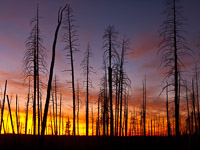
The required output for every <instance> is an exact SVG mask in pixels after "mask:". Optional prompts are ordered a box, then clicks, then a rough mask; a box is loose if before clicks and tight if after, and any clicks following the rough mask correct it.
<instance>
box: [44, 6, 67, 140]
mask: <svg viewBox="0 0 200 150" xmlns="http://www.w3.org/2000/svg"><path fill="white" fill-rule="evenodd" d="M66 7H67V5H66V6H65V7H63V8H60V9H59V11H58V24H57V27H56V31H55V36H54V41H53V46H52V59H51V66H50V72H49V80H48V87H47V97H46V102H45V108H44V115H43V119H42V131H41V135H42V136H44V132H45V128H46V122H47V114H48V108H49V101H50V95H51V85H52V78H53V69H54V63H55V51H56V43H57V37H58V31H59V29H60V26H61V23H62V14H63V11H64V10H65V8H66Z"/></svg>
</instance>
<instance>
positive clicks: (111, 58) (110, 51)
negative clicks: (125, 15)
mask: <svg viewBox="0 0 200 150" xmlns="http://www.w3.org/2000/svg"><path fill="white" fill-rule="evenodd" d="M117 35H118V32H117V31H115V28H114V26H108V28H107V29H105V32H104V35H103V49H105V51H104V59H105V60H106V62H107V64H108V86H109V101H110V136H113V133H114V132H113V102H112V96H113V91H112V70H113V69H112V68H113V65H114V62H115V61H116V60H117V61H118V58H119V56H118V53H117V51H116V46H117Z"/></svg>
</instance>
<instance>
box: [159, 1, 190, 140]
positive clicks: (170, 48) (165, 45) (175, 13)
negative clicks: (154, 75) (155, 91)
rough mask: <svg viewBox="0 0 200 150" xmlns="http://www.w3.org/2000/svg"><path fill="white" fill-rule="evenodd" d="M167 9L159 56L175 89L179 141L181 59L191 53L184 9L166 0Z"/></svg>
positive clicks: (161, 30)
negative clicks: (185, 30) (187, 44)
mask: <svg viewBox="0 0 200 150" xmlns="http://www.w3.org/2000/svg"><path fill="white" fill-rule="evenodd" d="M165 6H166V8H165V9H164V11H163V14H164V15H165V16H166V18H165V20H164V21H163V24H162V25H161V28H160V30H159V33H160V37H161V39H162V40H161V42H160V44H159V51H158V54H160V55H161V66H163V67H164V68H166V69H167V70H168V71H167V72H166V78H165V79H166V80H169V79H172V83H169V86H173V88H174V106H175V126H176V128H175V129H176V137H177V141H178V139H179V135H180V131H179V125H180V124H179V119H180V118H179V103H180V98H179V96H180V95H179V85H180V82H179V81H180V79H179V78H180V77H181V76H180V73H181V69H182V67H183V63H182V61H181V58H182V57H183V56H184V55H187V54H189V53H190V51H191V50H190V49H189V48H188V47H187V46H186V40H185V38H184V30H183V26H184V24H185V22H186V19H185V18H184V17H183V16H182V7H181V4H180V1H179V0H165Z"/></svg>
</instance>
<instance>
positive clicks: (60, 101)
mask: <svg viewBox="0 0 200 150" xmlns="http://www.w3.org/2000/svg"><path fill="white" fill-rule="evenodd" d="M61 106H62V94H60V117H59V135H60V133H61V113H62V111H61V110H62V109H61V108H62V107H61ZM61 134H62V133H61Z"/></svg>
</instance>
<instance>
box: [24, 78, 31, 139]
mask: <svg viewBox="0 0 200 150" xmlns="http://www.w3.org/2000/svg"><path fill="white" fill-rule="evenodd" d="M29 101H30V78H29V88H28V96H27V102H26V120H25V135H26V134H27V124H28V106H29Z"/></svg>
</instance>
